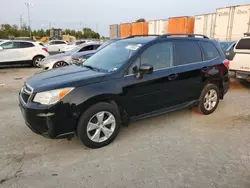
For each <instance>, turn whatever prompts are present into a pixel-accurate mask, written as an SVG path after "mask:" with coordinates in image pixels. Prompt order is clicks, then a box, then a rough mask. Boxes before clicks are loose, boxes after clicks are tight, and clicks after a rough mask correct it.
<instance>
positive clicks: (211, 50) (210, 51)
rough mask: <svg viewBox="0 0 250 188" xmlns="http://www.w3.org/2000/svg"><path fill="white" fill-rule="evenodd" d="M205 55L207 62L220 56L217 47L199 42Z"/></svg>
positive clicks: (209, 43)
mask: <svg viewBox="0 0 250 188" xmlns="http://www.w3.org/2000/svg"><path fill="white" fill-rule="evenodd" d="M199 43H200V45H201V47H202V49H203V51H204V55H205V60H211V59H214V58H216V57H218V56H220V54H219V51H218V49H217V48H216V47H215V45H214V44H213V43H211V42H204V41H200V42H199Z"/></svg>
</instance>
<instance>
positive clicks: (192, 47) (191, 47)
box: [175, 41, 202, 65]
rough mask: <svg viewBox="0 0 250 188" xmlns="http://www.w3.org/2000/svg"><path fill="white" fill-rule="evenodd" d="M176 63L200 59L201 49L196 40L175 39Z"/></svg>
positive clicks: (180, 63) (183, 63)
mask: <svg viewBox="0 0 250 188" xmlns="http://www.w3.org/2000/svg"><path fill="white" fill-rule="evenodd" d="M175 54H176V63H175V64H176V65H186V64H190V63H196V62H201V61H202V54H201V49H200V47H199V45H198V43H197V42H196V41H175Z"/></svg>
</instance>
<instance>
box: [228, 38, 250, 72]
mask: <svg viewBox="0 0 250 188" xmlns="http://www.w3.org/2000/svg"><path fill="white" fill-rule="evenodd" d="M234 52H235V56H234V59H233V60H232V61H231V63H230V67H229V68H230V70H238V71H247V72H248V71H250V38H242V39H240V41H239V42H238V43H237V44H236V46H235V48H234Z"/></svg>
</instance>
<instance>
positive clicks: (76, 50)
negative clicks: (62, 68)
mask: <svg viewBox="0 0 250 188" xmlns="http://www.w3.org/2000/svg"><path fill="white" fill-rule="evenodd" d="M80 48H81V47H80V46H79V45H78V46H76V47H75V48H73V49H72V50H70V51H68V52H66V53H65V54H66V55H72V54H74V53H76V52H78V51H79V50H80Z"/></svg>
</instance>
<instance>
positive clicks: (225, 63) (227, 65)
mask: <svg viewBox="0 0 250 188" xmlns="http://www.w3.org/2000/svg"><path fill="white" fill-rule="evenodd" d="M223 64H224V65H225V66H226V67H227V69H229V64H230V61H229V60H228V59H225V60H224V61H223Z"/></svg>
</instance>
